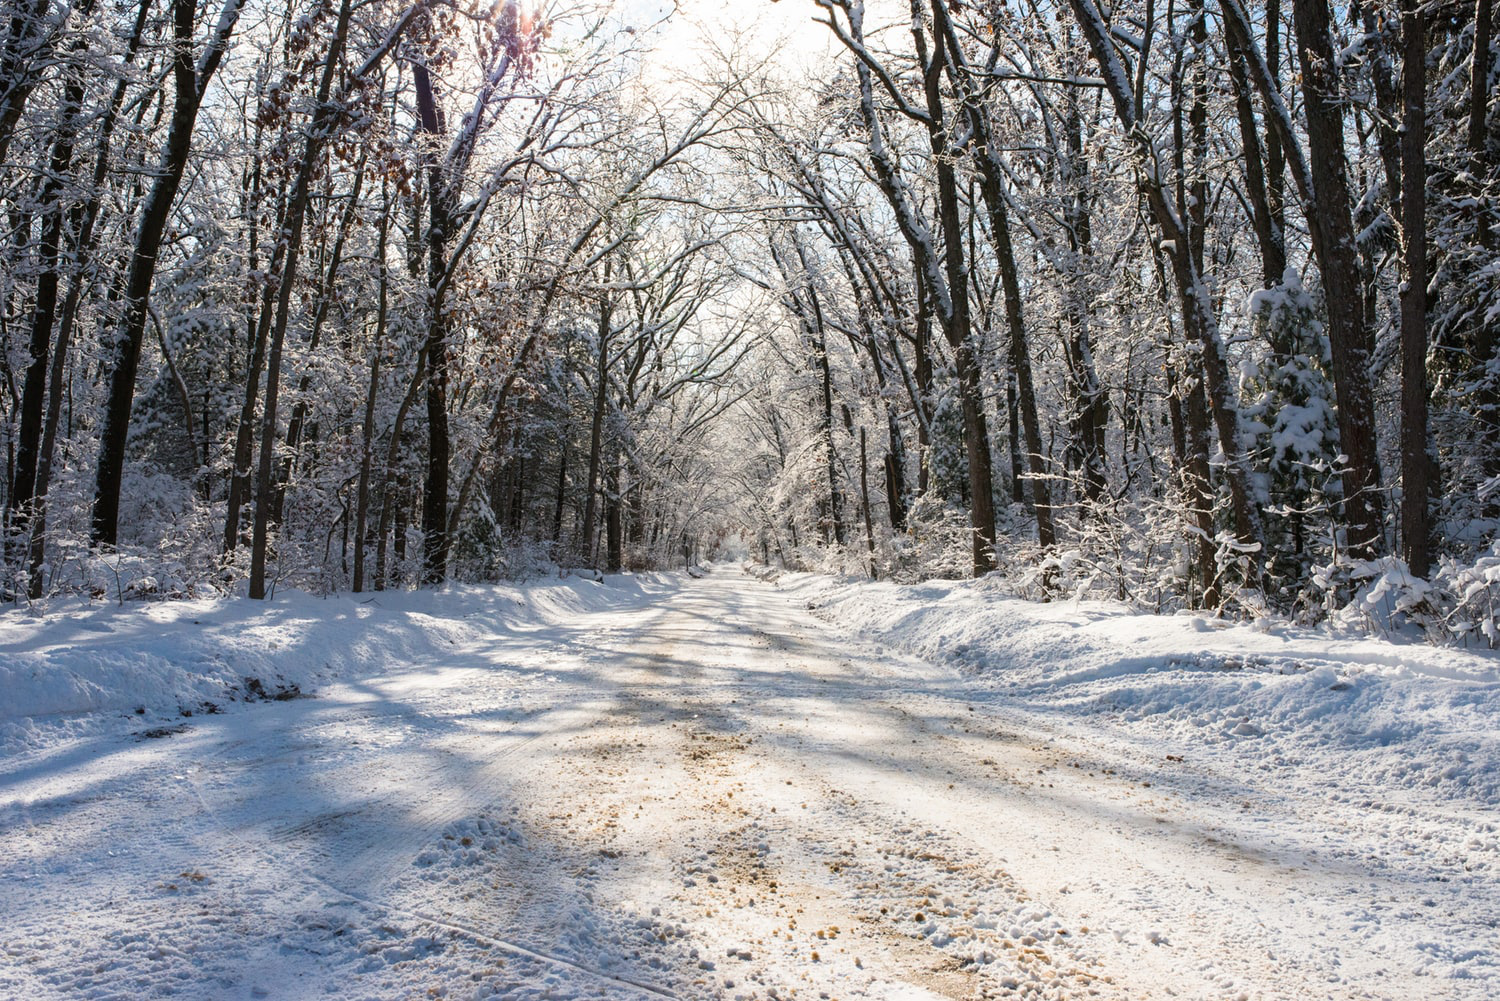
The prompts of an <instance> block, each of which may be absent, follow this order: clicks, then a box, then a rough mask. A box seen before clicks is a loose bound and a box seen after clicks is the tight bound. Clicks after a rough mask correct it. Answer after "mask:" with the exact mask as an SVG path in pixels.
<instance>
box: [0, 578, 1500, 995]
mask: <svg viewBox="0 0 1500 1001" xmlns="http://www.w3.org/2000/svg"><path fill="white" fill-rule="evenodd" d="M1497 722H1500V660H1497V658H1496V656H1495V655H1494V654H1492V653H1483V652H1471V651H1462V650H1454V649H1445V648H1437V647H1431V646H1425V645H1417V644H1395V643H1391V642H1388V641H1385V640H1374V639H1368V638H1352V637H1341V636H1337V635H1334V634H1332V633H1329V632H1327V631H1321V632H1319V631H1309V630H1300V629H1294V628H1292V627H1289V626H1286V625H1280V624H1275V623H1272V622H1263V623H1260V624H1258V625H1254V626H1249V625H1228V624H1225V623H1223V622H1220V621H1216V620H1212V619H1207V618H1203V617H1199V616H1191V615H1182V616H1172V617H1162V616H1150V615H1144V614H1141V613H1138V612H1134V611H1131V610H1128V609H1126V608H1124V607H1123V606H1115V605H1110V604H1105V603H1097V602H1074V601H1057V602H1053V603H1050V604H1038V603H1033V602H1026V601H1020V600H1016V599H1014V598H1010V597H1007V596H1006V595H1005V594H1004V593H1002V592H1001V591H1000V590H999V588H998V586H997V585H996V584H993V583H990V582H986V581H980V582H963V583H953V582H933V583H928V584H923V585H916V586H899V587H898V586H895V585H888V584H877V583H870V582H863V581H849V580H838V579H833V578H828V577H820V576H814V575H793V574H776V573H773V572H770V571H766V570H764V569H760V570H756V571H754V572H753V573H750V574H746V573H741V572H740V569H739V568H737V567H729V566H724V565H720V566H716V567H713V568H711V572H709V573H707V574H706V575H705V576H703V577H701V579H697V578H693V577H689V576H687V575H667V574H658V575H641V576H623V577H609V578H606V579H605V580H604V581H602V582H596V581H593V580H588V579H583V578H569V579H564V580H549V581H545V582H537V583H532V584H528V585H507V586H494V587H479V586H462V587H460V586H452V587H448V588H446V589H443V590H441V591H437V592H432V591H424V592H417V593H391V592H387V593H381V594H377V595H363V596H359V595H356V596H341V597H327V598H320V597H315V596H311V595H305V594H296V593H293V594H283V595H279V596H278V597H277V598H276V599H275V600H274V601H272V602H267V603H258V602H249V601H245V600H235V599H220V600H212V601H210V600H203V601H177V602H162V603H127V604H125V605H116V604H105V603H92V604H90V603H84V602H82V601H78V602H74V603H69V602H64V601H58V602H54V603H52V604H51V605H49V606H47V607H46V608H45V609H38V610H34V611H27V610H13V611H9V612H6V613H4V614H3V615H0V755H3V756H0V912H3V913H4V914H5V916H6V918H5V921H4V923H3V925H0V996H3V997H16V998H49V997H98V998H142V997H165V996H169V995H170V996H176V997H203V998H231V999H233V998H303V997H308V998H311V997H330V996H331V997H340V998H409V997H415V996H422V995H428V996H433V997H452V998H517V999H520V998H585V997H610V998H613V997H620V998H631V997H639V998H647V997H679V998H703V999H709V998H763V999H770V998H775V999H787V998H792V997H798V998H859V997H864V998H902V999H906V998H944V997H947V998H976V997H979V998H983V997H994V998H1000V997H1022V998H1027V997H1029V998H1057V999H1060V998H1089V997H1099V998H1154V997H1168V996H1176V997H1187V998H1205V999H1220V998H1245V999H1272V998H1298V999H1303V998H1332V999H1344V998H1390V999H1401V1001H1406V999H1411V998H1455V999H1470V998H1472V999H1476V1001H1477V999H1488V998H1491V997H1494V996H1496V995H1497V994H1500V941H1497V931H1496V920H1497V918H1496V916H1497V915H1500V880H1497V878H1496V876H1497V862H1500V812H1497V810H1496V804H1497V799H1500V778H1497V776H1500V767H1497V766H1500V726H1497Z"/></svg>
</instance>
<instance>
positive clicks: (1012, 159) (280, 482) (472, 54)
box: [0, 0, 1500, 621]
mask: <svg viewBox="0 0 1500 1001" xmlns="http://www.w3.org/2000/svg"><path fill="white" fill-rule="evenodd" d="M790 2H792V0H786V3H790ZM800 2H801V3H802V7H803V9H804V12H805V14H806V15H807V30H809V31H814V32H817V33H818V37H820V38H823V39H824V40H826V41H827V42H828V43H829V46H830V48H829V51H830V52H831V53H833V54H832V55H831V57H830V58H829V60H828V61H827V63H826V65H824V66H822V67H819V68H817V69H816V71H815V72H814V74H813V76H812V78H811V79H803V78H798V79H796V80H791V79H788V78H787V76H786V74H785V73H784V72H783V70H782V69H781V68H778V65H777V64H776V63H775V61H774V60H769V59H763V60H762V61H761V62H759V63H757V62H756V58H757V57H755V56H754V53H756V52H761V51H766V52H768V51H769V48H770V46H769V45H768V44H767V43H766V41H765V40H764V39H757V38H749V37H747V38H745V39H742V40H739V41H735V40H732V39H731V40H725V39H716V40H715V41H719V42H722V46H721V47H722V52H721V56H722V59H721V61H720V64H719V65H717V66H714V65H707V64H706V65H704V66H703V67H702V68H700V69H699V70H697V71H695V72H696V78H695V79H691V80H690V79H688V78H687V75H686V73H684V72H683V67H682V66H681V65H678V64H680V63H681V62H682V60H681V59H680V58H678V56H677V54H675V53H673V54H668V53H665V52H662V51H658V50H657V49H656V48H654V46H655V45H656V44H657V40H658V35H657V34H656V31H655V26H652V25H649V24H626V23H624V22H623V21H622V20H621V19H620V15H619V14H617V13H615V12H614V5H609V4H604V3H600V4H598V5H593V4H588V3H585V4H582V5H574V6H572V7H569V8H568V9H567V10H556V11H554V10H551V9H550V8H547V7H546V6H544V5H536V4H532V3H529V2H520V0H503V2H501V3H499V4H494V5H488V6H473V5H463V4H460V5H451V4H429V3H425V2H418V3H415V4H407V3H393V2H387V0H377V2H373V3H365V4H353V3H347V2H343V0H280V2H278V3H276V4H269V5H266V4H262V5H260V6H250V5H246V4H242V3H241V0H226V2H225V3H222V4H220V5H219V6H216V7H214V8H211V9H207V10H204V9H200V8H199V7H197V6H194V5H193V4H186V5H184V4H182V3H175V2H174V3H171V4H168V5H166V6H165V7H163V6H160V5H155V6H153V5H152V4H150V3H140V4H135V3H132V4H125V5H120V4H113V5H101V4H98V3H95V2H92V0H83V2H80V3H77V4H73V5H70V6H59V5H54V4H51V3H48V2H41V0H25V2H23V0H17V2H16V3H15V4H13V5H12V8H13V9H12V10H10V11H9V13H8V15H7V17H6V19H5V21H4V23H3V24H0V217H3V218H4V220H5V223H6V228H5V231H4V233H5V238H4V240H3V241H0V261H3V266H0V347H3V350H0V387H3V392H0V440H3V444H4V448H3V450H0V456H3V460H0V461H3V462H4V463H5V475H4V479H3V493H0V514H3V520H4V524H3V529H4V539H5V545H4V580H3V584H4V587H5V592H6V594H7V595H9V596H12V597H19V596H21V595H23V594H29V595H31V596H33V597H39V596H41V595H44V594H46V593H47V592H49V591H60V590H100V589H102V590H104V591H117V592H127V591H129V592H133V593H141V594H146V593H178V592H187V591H191V590H196V589H201V588H204V587H210V586H211V587H216V588H234V587H238V586H239V583H240V582H241V581H244V585H245V587H246V589H247V591H248V592H249V593H250V594H252V595H254V596H257V597H262V596H266V595H269V594H271V593H272V592H273V590H274V588H275V587H276V586H277V584H278V582H280V581H289V582H293V583H296V584H297V585H298V586H306V587H321V588H340V587H350V588H353V589H358V590H363V589H369V588H375V589H380V588H387V587H399V586H409V585H413V584H418V583H427V584H436V583H439V582H441V581H443V580H446V579H449V578H451V577H453V576H461V577H485V576H493V575H496V574H501V573H524V572H527V569H528V568H534V567H537V566H543V565H549V563H551V562H559V563H568V564H581V565H587V566H591V567H598V568H600V569H605V570H614V569H619V568H625V567H630V566H645V565H651V564H661V563H665V562H667V561H669V560H671V559H681V558H682V552H683V549H684V546H686V548H687V550H688V551H689V552H690V553H691V552H692V551H693V549H694V547H695V545H700V544H708V545H710V546H711V545H713V544H715V543H723V544H725V545H726V546H729V547H733V546H734V545H742V546H744V547H745V548H746V549H747V550H749V549H755V550H758V551H759V553H760V555H762V556H763V557H766V558H780V559H783V560H785V561H787V562H789V563H794V564H798V565H804V566H814V567H837V568H841V569H845V570H848V571H849V572H857V573H870V574H876V575H879V576H882V577H894V578H897V579H912V578H918V577H922V576H926V575H931V574H939V573H943V574H952V573H963V574H984V573H988V572H990V571H991V570H992V569H1000V570H1002V571H1003V572H1004V573H1005V574H1006V575H1007V576H1008V578H1009V579H1010V580H1012V581H1013V582H1014V583H1015V586H1017V587H1019V588H1022V589H1024V590H1027V591H1029V592H1030V593H1034V594H1036V595H1038V596H1050V595H1053V594H1059V593H1063V592H1064V591H1067V592H1069V593H1084V592H1088V591H1093V592H1095V593H1100V594H1109V595H1112V596H1115V597H1120V598H1124V599H1127V600H1133V601H1137V602H1140V603H1142V604H1147V605H1151V606H1155V607H1163V608H1168V607H1185V606H1187V607H1201V608H1206V609H1216V610H1217V609H1228V610H1230V611H1235V612H1238V613H1241V614H1259V613H1260V612H1261V611H1262V610H1268V609H1281V610H1287V611H1294V612H1297V613H1299V614H1303V615H1307V616H1316V615H1320V614H1324V613H1326V612H1327V611H1329V610H1330V609H1334V608H1337V607H1338V606H1339V605H1340V604H1341V603H1343V602H1346V601H1348V600H1349V599H1350V597H1351V596H1352V595H1354V593H1355V592H1356V591H1357V590H1358V589H1359V588H1360V587H1361V586H1364V585H1363V584H1362V583H1361V582H1362V581H1365V580H1368V579H1369V578H1370V577H1371V575H1380V574H1386V575H1392V574H1394V575H1396V576H1399V575H1400V574H1403V573H1407V572H1408V571H1409V572H1410V573H1411V574H1415V575H1418V576H1425V577H1426V578H1428V579H1429V580H1430V581H1435V582H1438V583H1436V584H1434V586H1433V590H1431V591H1427V592H1420V594H1426V595H1429V597H1426V598H1423V597H1420V596H1418V597H1411V598H1410V601H1409V603H1408V604H1409V606H1410V607H1411V608H1416V607H1418V606H1419V605H1421V603H1422V602H1423V601H1428V602H1429V603H1430V602H1431V601H1438V603H1439V604H1441V603H1442V602H1443V601H1448V602H1449V604H1448V605H1445V606H1444V607H1448V608H1450V609H1451V608H1457V607H1459V603H1458V599H1457V598H1456V597H1454V596H1455V595H1457V594H1458V590H1457V589H1458V587H1459V585H1458V584H1457V583H1451V584H1450V583H1443V582H1457V581H1460V580H1463V581H1469V580H1471V579H1477V578H1475V576H1474V575H1475V574H1478V575H1480V576H1482V575H1483V574H1482V572H1481V570H1479V569H1476V568H1479V567H1480V565H1481V562H1482V561H1483V560H1484V559H1488V558H1491V556H1488V555H1486V554H1487V553H1488V552H1489V550H1490V547H1492V546H1493V545H1494V542H1493V536H1494V532H1495V525H1496V524H1500V431H1497V427H1500V355H1497V340H1496V330H1497V327H1500V320H1497V318H1500V292H1497V288H1500V285H1497V284H1496V282H1495V281H1494V280H1493V279H1494V276H1495V274H1496V269H1497V268H1500V233H1497V229H1496V227H1497V225H1500V100H1497V97H1496V94H1497V92H1500V47H1497V45H1496V41H1495V38H1494V30H1493V13H1494V11H1493V0H1461V2H1457V3H1452V4H1447V5H1439V6H1437V7H1433V6H1431V5H1426V6H1424V5H1419V4H1415V3H1408V2H1406V0H1399V2H1398V0H1369V2H1365V3H1362V4H1360V5H1357V6H1356V7H1355V8H1344V7H1339V6H1337V5H1331V4H1328V3H1327V2H1326V0H1298V2H1296V3H1290V4H1288V3H1283V2H1281V0H1255V2H1249V0H1184V2H1182V3H1179V4H1172V5H1162V4H1160V3H1157V2H1155V0H1128V2H1124V3H1114V4H1108V5H1106V4H1101V3H1098V2H1096V0H1069V2H1068V3H1067V4H1065V5H1061V6H1059V5H1047V4H1037V3H1033V2H1030V0H1006V2H1003V3H992V4H987V5H980V4H965V3H950V2H946V0H912V2H910V3H908V4H906V5H898V6H895V7H889V6H887V5H884V4H881V5H875V4H871V5H869V6H868V8H867V6H866V4H864V3H862V2H861V0H800ZM786 3H784V6H785V5H786ZM669 64H671V65H669ZM736 540H738V541H737V542H736ZM1398 555H1399V557H1400V558H1401V561H1402V562H1399V563H1398V562H1396V561H1395V557H1397V556H1398ZM1486 572H1487V571H1486ZM1465 574H1468V575H1469V576H1464V575H1465ZM1393 579H1394V578H1393ZM1411 586H1412V587H1413V588H1416V585H1414V584H1413V585H1411ZM1424 586H1425V585H1424ZM1464 587H1465V588H1469V587H1470V585H1468V584H1465V585H1464ZM1445 588H1446V589H1447V590H1444V589H1445ZM1419 591H1420V589H1416V590H1413V591H1412V592H1411V593H1412V594H1413V595H1418V594H1419ZM1465 593H1467V592H1465ZM1433 594H1444V595H1448V597H1446V598H1442V599H1441V601H1439V600H1438V599H1436V598H1431V597H1430V595H1433ZM1450 599H1451V600H1450ZM1403 600H1405V599H1403ZM1466 600H1467V599H1466ZM1413 614H1415V613H1413ZM1424 614H1425V613H1424ZM1434 614H1436V613H1434ZM1443 614H1448V613H1443ZM1449 618H1452V619H1453V620H1454V621H1458V618H1461V617H1457V613H1456V612H1455V613H1452V614H1451V615H1449Z"/></svg>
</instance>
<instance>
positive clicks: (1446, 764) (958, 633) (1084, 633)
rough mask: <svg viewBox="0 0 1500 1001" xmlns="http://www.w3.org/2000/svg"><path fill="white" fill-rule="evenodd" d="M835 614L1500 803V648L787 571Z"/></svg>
mask: <svg viewBox="0 0 1500 1001" xmlns="http://www.w3.org/2000/svg"><path fill="white" fill-rule="evenodd" d="M777 583H778V585H779V586H780V587H781V588H782V589H783V590H785V591H787V592H788V593H789V594H791V595H793V596H795V597H797V598H799V599H800V600H802V601H804V602H805V603H806V604H807V605H808V607H809V608H810V609H811V610H813V611H814V612H816V613H817V614H818V615H819V616H820V617H822V618H824V619H826V620H829V621H832V622H834V623H836V624H838V625H839V626H841V627H843V628H845V629H847V630H849V631H850V632H851V633H855V634H858V635H860V636H862V637H864V638H865V639H869V640H875V641H877V642H882V643H887V644H890V645H892V646H894V647H897V648H899V649H903V650H905V651H906V652H908V653H911V654H913V655H916V656H918V657H921V658H923V659H925V660H929V661H933V662H937V663H948V664H951V665H952V666H954V667H956V668H957V669H958V670H960V671H961V672H962V673H964V674H965V675H968V676H969V677H970V679H971V680H972V681H974V682H976V683H980V684H983V685H984V686H985V687H987V688H989V689H991V690H992V691H993V692H995V693H996V694H999V695H1004V696H1005V697H1007V698H1008V699H1012V700H1016V701H1020V702H1025V703H1026V704H1027V705H1029V706H1031V707H1033V708H1039V709H1041V708H1045V709H1048V710H1051V711H1055V712H1058V713H1063V714H1067V715H1096V716H1105V717H1110V718H1112V719H1114V720H1118V721H1120V722H1123V723H1134V722H1140V721H1150V722H1152V723H1154V724H1155V725H1156V726H1158V727H1164V728H1165V729H1167V730H1170V731H1173V732H1175V734H1176V735H1177V736H1179V737H1181V738H1183V739H1185V740H1191V741H1192V742H1193V743H1194V744H1196V745H1200V746H1203V745H1207V746H1213V745H1239V746H1244V747H1251V748H1254V749H1256V750H1257V751H1258V752H1260V753H1264V752H1266V751H1267V750H1268V749H1272V748H1274V749H1275V750H1276V751H1282V752H1288V753H1290V752H1293V751H1294V750H1295V749H1296V748H1298V747H1301V748H1304V749H1307V748H1312V747H1321V748H1324V749H1329V750H1332V749H1334V748H1338V749H1341V750H1343V751H1346V752H1354V753H1356V754H1366V753H1367V752H1368V755H1369V756H1370V757H1371V758H1383V759H1385V760H1382V761H1380V763H1379V764H1378V765H1376V766H1375V773H1374V774H1372V776H1371V777H1372V778H1375V779H1378V780H1380V781H1381V782H1383V783H1385V784H1386V786H1387V787H1388V788H1392V787H1397V786H1410V787H1427V788H1430V789H1432V790H1434V791H1435V792H1438V793H1441V794H1442V795H1444V796H1454V797H1463V798H1466V799H1472V800H1476V801H1479V802H1483V803H1495V802H1500V656H1497V655H1496V654H1494V653H1492V652H1488V651H1485V652H1476V651H1467V650H1455V649H1447V648H1440V647H1432V646H1423V645H1397V644H1394V643H1391V642H1389V641H1386V640H1379V639H1350V638H1346V637H1338V636H1333V635H1329V634H1327V633H1323V632H1318V631H1315V630H1309V629H1299V628H1294V627H1291V626H1287V625H1276V624H1263V625H1259V626H1251V625H1242V624H1233V623H1225V622H1220V621H1215V620H1212V619H1208V618H1205V617H1203V616H1199V615H1178V616H1159V615H1151V614H1147V613H1142V612H1137V611H1134V610H1132V609H1129V608H1127V607H1126V606H1124V605H1116V604H1111V603H1107V602H1099V601H1083V602H1077V601H1059V602H1053V603H1050V604H1039V603H1036V602H1032V601H1026V600H1022V599H1018V598H1013V597H1008V596H1006V595H1005V594H1004V593H1003V592H1002V591H1001V590H1000V589H999V587H998V586H997V585H995V584H992V583H991V582H989V581H977V582H971V581H962V582H954V581H934V582H928V583H925V584H918V585H895V584H884V583H872V582H866V581H849V580H834V579H831V578H827V577H819V576H815V575H810V574H785V575H782V576H781V577H780V579H779V580H778V581H777Z"/></svg>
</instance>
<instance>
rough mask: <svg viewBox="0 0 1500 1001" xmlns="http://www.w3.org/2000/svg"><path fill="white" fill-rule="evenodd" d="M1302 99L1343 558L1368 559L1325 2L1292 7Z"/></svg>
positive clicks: (1369, 474)
mask: <svg viewBox="0 0 1500 1001" xmlns="http://www.w3.org/2000/svg"><path fill="white" fill-rule="evenodd" d="M1293 16H1294V21H1295V26H1296V30H1297V46H1298V59H1299V62H1300V64H1301V66H1302V94H1303V101H1304V107H1305V114H1306V118H1307V148H1308V161H1309V162H1308V166H1309V172H1310V177H1311V181H1312V186H1311V190H1312V191H1313V192H1316V196H1315V201H1313V200H1312V199H1308V198H1307V196H1306V195H1304V199H1305V200H1307V201H1309V205H1308V216H1309V219H1311V218H1312V217H1314V216H1316V218H1317V220H1318V226H1317V229H1318V230H1319V231H1320V238H1318V239H1316V240H1315V244H1314V250H1315V251H1316V252H1317V257H1318V265H1319V269H1320V270H1321V271H1322V273H1323V290H1324V294H1325V297H1326V299H1327V302H1328V340H1329V344H1330V346H1331V347H1332V349H1333V381H1334V387H1335V391H1336V394H1337V397H1338V417H1339V447H1340V448H1341V449H1342V450H1343V452H1344V454H1345V455H1347V456H1348V457H1349V464H1348V466H1347V468H1346V470H1345V472H1344V521H1345V524H1346V528H1347V532H1348V552H1349V555H1350V556H1353V557H1354V558H1355V559H1371V558H1373V557H1374V556H1375V555H1376V552H1377V551H1378V549H1379V548H1380V544H1381V542H1380V540H1381V534H1382V533H1381V528H1382V523H1383V521H1384V515H1383V508H1384V504H1383V503H1382V499H1381V493H1380V461H1379V458H1378V456H1377V454H1376V450H1375V405H1374V392H1373V387H1372V385H1371V383H1370V364H1371V350H1372V347H1373V345H1372V337H1371V333H1370V328H1369V327H1368V326H1367V325H1366V324H1365V321H1364V309H1363V307H1362V305H1361V303H1362V301H1363V300H1362V292H1363V289H1362V288H1361V283H1360V275H1359V256H1358V249H1357V247H1356V246H1355V241H1354V227H1353V199H1352V196H1351V194H1350V191H1349V164H1348V158H1347V157H1346V155H1345V151H1344V110H1343V98H1342V96H1341V95H1340V93H1339V81H1338V72H1337V70H1336V68H1335V62H1334V53H1333V40H1332V37H1331V36H1330V34H1329V27H1330V26H1329V16H1328V3H1327V0H1297V3H1296V4H1295V5H1294V7H1293Z"/></svg>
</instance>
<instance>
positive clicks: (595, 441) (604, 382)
mask: <svg viewBox="0 0 1500 1001" xmlns="http://www.w3.org/2000/svg"><path fill="white" fill-rule="evenodd" d="M612 264H613V262H612V261H611V260H608V259H606V260H605V262H604V284H605V285H608V284H609V277H610V271H611V266H612ZM613 323H614V300H613V299H611V298H610V295H609V292H608V290H606V291H605V292H604V293H603V294H602V297H601V298H600V300H599V327H598V343H597V345H596V349H597V352H598V353H597V356H596V358H595V364H594V406H593V414H592V420H591V423H590V424H589V472H588V481H587V483H586V485H585V487H584V490H585V493H584V500H583V542H582V544H581V545H580V547H579V553H578V555H579V557H580V558H581V559H582V560H583V561H584V562H585V563H586V564H588V565H589V566H593V565H594V521H595V519H596V517H597V514H598V506H597V505H598V493H599V463H600V461H601V459H602V456H603V448H604V412H605V410H606V409H608V406H609V338H610V334H611V332H612V330H613Z"/></svg>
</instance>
